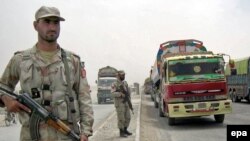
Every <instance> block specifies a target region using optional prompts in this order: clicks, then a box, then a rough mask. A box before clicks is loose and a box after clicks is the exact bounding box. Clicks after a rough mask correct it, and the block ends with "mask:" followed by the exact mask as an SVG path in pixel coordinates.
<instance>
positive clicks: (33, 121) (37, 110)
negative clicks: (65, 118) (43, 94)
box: [0, 87, 80, 141]
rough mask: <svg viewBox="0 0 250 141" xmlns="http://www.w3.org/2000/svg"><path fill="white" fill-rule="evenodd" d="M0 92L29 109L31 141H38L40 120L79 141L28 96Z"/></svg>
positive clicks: (78, 137)
mask: <svg viewBox="0 0 250 141" xmlns="http://www.w3.org/2000/svg"><path fill="white" fill-rule="evenodd" d="M0 91H1V92H3V94H6V95H8V96H10V97H13V98H14V99H16V100H17V101H18V102H20V103H22V104H23V105H25V106H27V107H28V108H30V109H31V114H30V126H31V127H30V133H31V138H32V140H39V138H40V135H39V123H40V121H41V120H44V121H45V122H46V123H47V124H48V125H49V126H51V127H53V128H54V129H56V130H57V131H59V132H61V133H63V134H64V135H66V136H69V137H70V138H71V139H73V140H74V141H80V136H79V135H78V134H76V133H75V132H74V131H73V130H71V129H70V128H69V127H68V126H67V125H66V124H65V123H63V122H62V121H61V120H60V119H59V118H58V117H56V116H55V115H53V114H52V113H51V112H48V111H47V110H46V109H45V108H43V107H42V106H41V105H40V104H38V103H37V102H36V101H34V100H33V99H32V98H31V97H30V96H29V94H27V93H23V94H21V95H18V94H15V93H14V92H11V91H9V90H6V89H4V88H2V87H0Z"/></svg>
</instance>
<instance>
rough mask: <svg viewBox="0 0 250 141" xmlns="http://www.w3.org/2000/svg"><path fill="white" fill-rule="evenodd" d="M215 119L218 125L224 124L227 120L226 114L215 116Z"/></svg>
mask: <svg viewBox="0 0 250 141" xmlns="http://www.w3.org/2000/svg"><path fill="white" fill-rule="evenodd" d="M214 119H215V122H217V123H223V122H224V119H225V115H224V114H221V115H214Z"/></svg>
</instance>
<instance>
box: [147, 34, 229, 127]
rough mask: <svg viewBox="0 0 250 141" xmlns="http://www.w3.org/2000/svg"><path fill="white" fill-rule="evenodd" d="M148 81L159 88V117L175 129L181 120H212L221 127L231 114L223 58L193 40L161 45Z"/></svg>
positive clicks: (201, 43)
mask: <svg viewBox="0 0 250 141" xmlns="http://www.w3.org/2000/svg"><path fill="white" fill-rule="evenodd" d="M155 64H156V65H154V67H155V68H153V69H152V74H151V79H152V80H153V82H154V85H155V87H156V88H158V94H156V95H157V97H158V99H159V102H158V114H159V116H160V117H164V116H166V117H168V124H169V125H175V124H176V121H177V119H179V118H184V117H197V116H198V117H200V116H211V115H213V116H214V119H215V121H216V122H217V123H223V121H224V118H225V114H229V113H231V112H232V101H231V100H230V99H229V98H228V95H227V83H226V76H225V71H224V67H225V61H224V58H223V55H221V54H214V53H213V52H211V51H207V49H206V47H205V46H203V42H201V41H199V40H195V39H187V40H173V41H167V42H164V43H162V44H160V48H159V50H158V53H157V56H156V63H155Z"/></svg>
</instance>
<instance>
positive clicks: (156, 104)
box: [154, 95, 159, 108]
mask: <svg viewBox="0 0 250 141" xmlns="http://www.w3.org/2000/svg"><path fill="white" fill-rule="evenodd" d="M156 97H157V95H155V100H154V106H155V108H158V107H159V103H158V102H157V100H156Z"/></svg>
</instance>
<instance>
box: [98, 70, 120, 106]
mask: <svg viewBox="0 0 250 141" xmlns="http://www.w3.org/2000/svg"><path fill="white" fill-rule="evenodd" d="M116 75H117V69H115V68H114V67H111V66H106V67H103V68H100V69H99V71H98V79H97V80H96V83H97V102H98V104H101V103H106V102H113V97H112V95H111V85H112V83H113V82H115V81H116V80H117V77H116Z"/></svg>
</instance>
